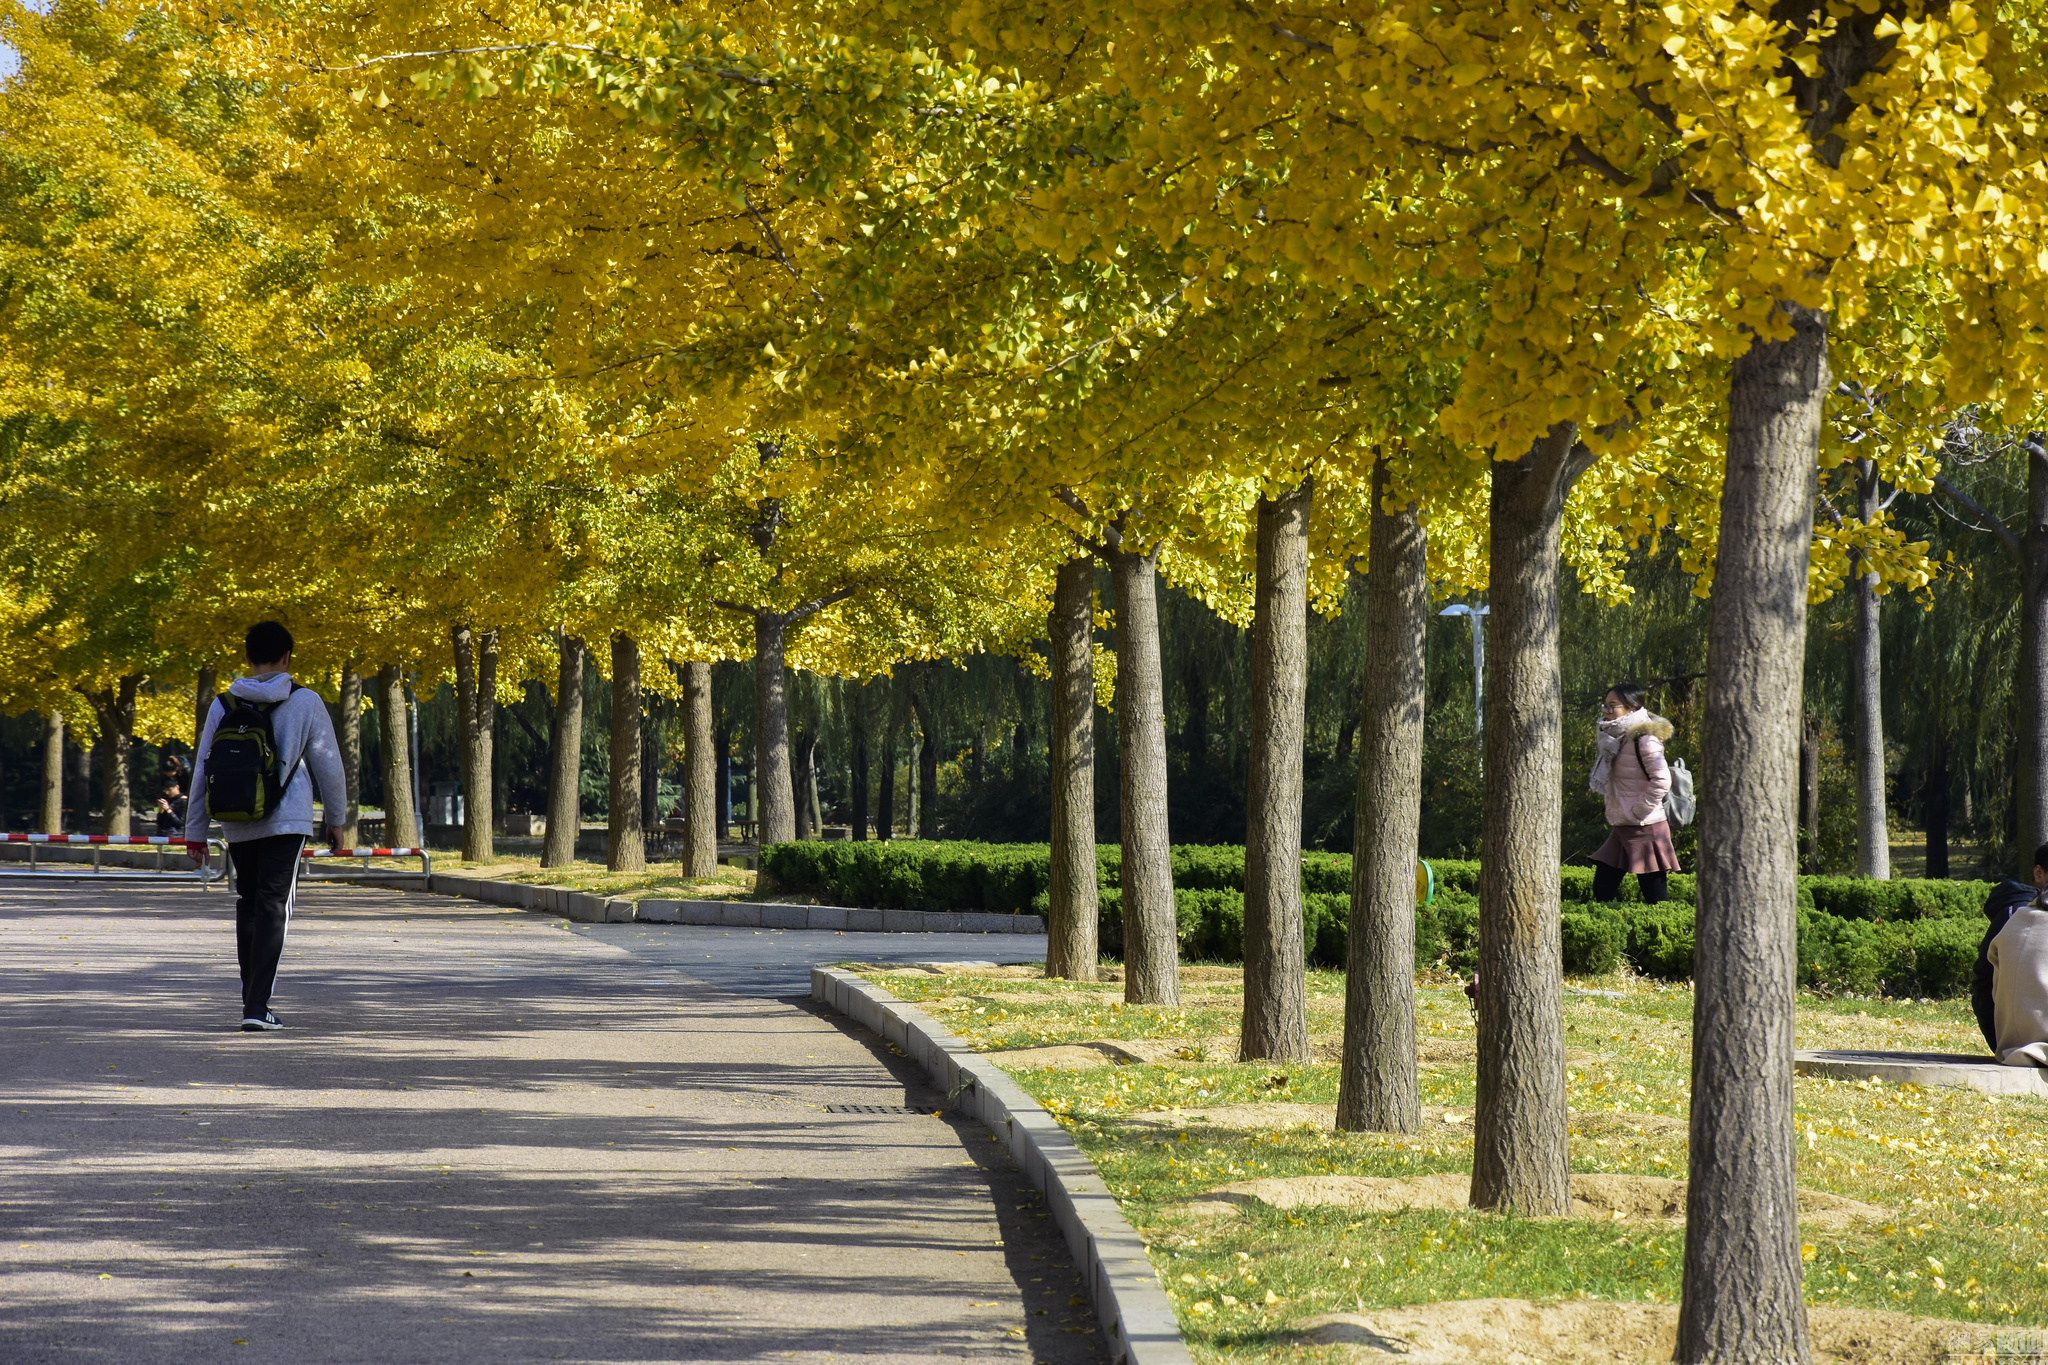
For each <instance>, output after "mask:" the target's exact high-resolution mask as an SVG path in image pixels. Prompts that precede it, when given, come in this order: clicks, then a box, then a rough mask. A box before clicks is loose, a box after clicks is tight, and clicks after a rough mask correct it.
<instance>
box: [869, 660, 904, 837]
mask: <svg viewBox="0 0 2048 1365" xmlns="http://www.w3.org/2000/svg"><path fill="white" fill-rule="evenodd" d="M888 704H889V718H888V720H887V721H886V722H885V723H884V724H883V726H882V791H881V796H880V799H879V800H878V801H877V802H876V805H875V830H876V837H877V838H881V839H893V838H895V837H896V739H897V733H898V732H899V731H900V730H901V729H902V727H903V683H902V681H901V680H900V679H896V678H892V679H890V681H889V701H888Z"/></svg>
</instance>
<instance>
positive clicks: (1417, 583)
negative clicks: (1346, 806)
mask: <svg viewBox="0 0 2048 1365" xmlns="http://www.w3.org/2000/svg"><path fill="white" fill-rule="evenodd" d="M1386 482H1387V476H1386V461H1385V460H1384V459H1382V460H1380V461H1379V462H1378V463H1376V464H1375V465H1374V466H1373V488H1372V525H1371V540H1370V546H1369V549H1368V553H1369V554H1370V556H1371V559H1370V561H1369V569H1370V571H1369V572H1368V574H1367V575H1366V581H1365V591H1366V605H1365V678H1364V684H1363V686H1362V688H1361V689H1360V690H1361V692H1362V697H1361V705H1360V711H1361V715H1360V721H1359V730H1360V732H1361V737H1360V741H1359V745H1358V818H1357V828H1356V831H1355V833H1354V835H1353V841H1352V854H1351V933H1350V945H1349V948H1348V951H1347V957H1348V964H1347V965H1348V970H1347V972H1346V974H1345V980H1344V1055H1343V1062H1342V1065H1341V1069H1340V1072H1339V1076H1338V1081H1337V1127H1338V1128H1339V1129H1341V1130H1343V1131H1345V1132H1360V1131H1366V1130H1378V1131H1381V1132H1389V1133H1412V1132H1414V1131H1415V1130H1416V1129H1417V1128H1419V1127H1420V1126H1421V1124H1422V1092H1421V1082H1420V1078H1419V1077H1418V1075H1417V1073H1416V1056H1415V856H1416V852H1417V850H1418V849H1419V847H1420V843H1421V830H1422V719H1423V705H1424V698H1425V689H1424V668H1423V665H1424V661H1425V654H1424V638H1425V637H1424V632H1425V631H1426V629H1427V626H1428V621H1429V556H1428V541H1427V538H1426V533H1425V532H1424V530H1423V527H1422V521H1421V518H1420V516H1418V514H1417V509H1416V507H1415V506H1414V504H1412V503H1411V504H1409V505H1407V506H1405V507H1403V508H1401V509H1400V510H1399V511H1398V512H1389V511H1387V510H1386V508H1385V507H1384V506H1383V504H1384V502H1385V499H1386Z"/></svg>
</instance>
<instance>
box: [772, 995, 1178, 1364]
mask: <svg viewBox="0 0 2048 1365" xmlns="http://www.w3.org/2000/svg"><path fill="white" fill-rule="evenodd" d="M811 998H812V999H814V1000H816V1001H817V1002H818V1003H820V1004H822V1005H829V1006H831V1007H832V1008H833V1009H835V1010H837V1011H839V1013H841V1014H843V1015H845V1016H847V1017H848V1018H849V1019H852V1020H853V1021H854V1022H855V1023H857V1024H861V1025H863V1026H865V1027H866V1028H868V1029H870V1030H871V1031H873V1032H874V1033H877V1034H879V1035H881V1036H882V1037H883V1038H886V1039H888V1040H889V1041H890V1042H892V1043H894V1044H895V1045H896V1046H897V1047H900V1048H902V1049H903V1051H904V1053H905V1054H906V1055H908V1056H909V1057H910V1058H911V1059H912V1060H913V1061H915V1062H917V1064H918V1065H920V1066H922V1067H923V1068H924V1069H925V1071H926V1073H927V1074H929V1075H930V1076H931V1078H932V1080H933V1081H934V1082H935V1083H936V1084H937V1086H938V1088H939V1089H940V1090H942V1091H944V1092H945V1093H946V1095H947V1096H948V1097H949V1098H948V1101H947V1102H948V1103H949V1104H950V1105H951V1106H952V1107H953V1108H954V1109H956V1110H958V1111H959V1112H961V1113H963V1114H966V1115H968V1116H970V1117H972V1118H976V1119H979V1120H981V1122H982V1123H984V1124H986V1125H987V1126H988V1128H989V1129H990V1131H992V1132H993V1133H995V1134H996V1136H997V1137H999V1138H1001V1139H1003V1141H1004V1142H1006V1143H1007V1144H1008V1145H1009V1148H1010V1154H1011V1155H1012V1156H1013V1157H1015V1158H1016V1161H1017V1166H1018V1168H1019V1169H1020V1170H1022V1171H1023V1172H1024V1175H1025V1178H1026V1179H1028V1180H1030V1181H1031V1183H1032V1184H1033V1185H1035V1186H1037V1187H1038V1188H1039V1189H1040V1190H1042V1191H1044V1193H1045V1203H1046V1207H1047V1209H1049V1210H1050V1211H1051V1213H1052V1216H1053V1218H1054V1220H1055V1221H1057V1222H1058V1224H1059V1226H1060V1231H1061V1232H1062V1233H1064V1234H1065V1235H1066V1239H1067V1248H1068V1250H1070V1251H1071V1252H1072V1253H1073V1255H1074V1261H1075V1263H1076V1264H1077V1265H1079V1266H1081V1267H1082V1268H1083V1269H1084V1272H1085V1274H1086V1276H1087V1280H1088V1293H1089V1296H1090V1297H1091V1298H1092V1299H1093V1300H1094V1301H1095V1312H1096V1315H1097V1316H1098V1317H1099V1318H1100V1319H1101V1320H1102V1331H1103V1335H1104V1336H1106V1337H1107V1338H1108V1339H1109V1347H1110V1357H1111V1359H1112V1360H1113V1361H1115V1362H1117V1365H1192V1360H1193V1358H1192V1357H1191V1356H1189V1354H1188V1348H1187V1344H1186V1343H1185V1342H1184V1341H1182V1340H1181V1335H1180V1324H1179V1322H1178V1320H1177V1319H1176V1318H1175V1317H1174V1312H1173V1303H1172V1301H1171V1300H1170V1299H1168V1298H1167V1296H1166V1289H1165V1286H1163V1285H1162V1284H1161V1283H1160V1281H1159V1273H1158V1272H1157V1271H1156V1270H1154V1269H1153V1267H1152V1261H1151V1258H1150V1257H1148V1256H1147V1255H1146V1254H1145V1244H1144V1242H1143V1241H1142V1240H1140V1239H1139V1237H1138V1234H1137V1230H1136V1229H1134V1228H1133V1227H1132V1226H1131V1225H1130V1223H1128V1222H1127V1221H1125V1219H1124V1216H1123V1212H1122V1211H1121V1210H1120V1209H1118V1208H1117V1206H1116V1198H1115V1196H1114V1195H1112V1194H1110V1192H1109V1187H1108V1186H1107V1185H1105V1184H1103V1181H1102V1177H1101V1176H1100V1175H1099V1174H1097V1172H1096V1170H1095V1163H1094V1162H1092V1161H1090V1160H1089V1159H1088V1158H1087V1157H1086V1156H1084V1155H1083V1154H1082V1153H1081V1149H1080V1148H1078V1147H1076V1146H1075V1145H1074V1140H1073V1139H1072V1138H1071V1137H1069V1136H1067V1131H1066V1129H1064V1128H1062V1127H1060V1125H1059V1121H1058V1120H1057V1119H1055V1118H1054V1117H1053V1116H1052V1115H1051V1114H1049V1113H1047V1112H1046V1110H1045V1109H1044V1107H1043V1106H1041V1105H1040V1104H1039V1103H1038V1101H1037V1100H1034V1099H1032V1098H1031V1097H1030V1096H1029V1095H1027V1094H1025V1093H1024V1090H1023V1088H1022V1087H1020V1086H1019V1085H1018V1084H1017V1083H1016V1082H1015V1081H1013V1080H1011V1079H1010V1077H1009V1076H1008V1075H1007V1074H1006V1073H1005V1072H1004V1071H1003V1070H1002V1068H1001V1067H998V1066H997V1065H996V1064H995V1063H994V1062H991V1061H990V1060H988V1058H986V1057H984V1056H982V1055H981V1054H979V1053H977V1052H974V1051H972V1050H971V1049H969V1048H968V1046H967V1045H966V1044H965V1043H963V1042H961V1041H960V1040H959V1039H958V1038H956V1037H954V1036H953V1035H952V1034H951V1033H948V1032H947V1031H946V1030H945V1029H944V1028H943V1027H942V1026H941V1025H940V1024H939V1023H938V1022H937V1021H935V1020H934V1019H932V1017H931V1016H930V1015H928V1014H926V1013H925V1012H924V1011H923V1010H921V1009H918V1008H917V1007H916V1006H915V1005H910V1004H906V1003H905V1002H903V1001H901V1000H898V999H897V998H896V997H895V996H893V995H891V994H890V993H889V992H887V991H885V990H883V989H881V988H880V987H877V986H871V985H869V984H868V983H867V982H865V981H863V980H861V979H860V978H859V977H858V976H855V975H854V974H853V973H852V972H848V971H842V970H841V969H839V968H837V967H813V968H811Z"/></svg>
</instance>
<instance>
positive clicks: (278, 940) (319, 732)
mask: <svg viewBox="0 0 2048 1365" xmlns="http://www.w3.org/2000/svg"><path fill="white" fill-rule="evenodd" d="M244 652H245V653H246V655H247V656H248V660H249V672H248V674H247V675H246V676H244V677H240V678H237V679H235V680H234V682H232V683H230V684H229V685H228V690H227V691H226V692H224V693H222V694H221V695H220V696H219V697H216V698H215V699H214V702H213V705H212V706H211V707H209V708H208V709H207V712H206V728H205V730H204V732H203V733H201V735H200V737H199V749H198V752H197V753H196V754H194V755H193V761H192V794H191V796H190V797H189V798H188V801H187V806H186V813H185V851H186V852H187V853H189V854H191V855H192V861H194V862H195V863H202V864H203V863H204V862H205V861H206V830H207V826H208V824H209V823H210V822H212V821H214V820H218V821H220V824H221V828H222V829H223V830H224V831H225V832H226V838H227V844H228V856H229V857H230V858H232V859H233V860H234V865H235V890H236V897H235V954H236V957H237V959H238V960H239V961H240V963H241V968H242V1032H244V1033H263V1032H269V1031H271V1030H274V1029H281V1028H283V1027H284V1024H283V1022H282V1021H281V1020H280V1019H279V1018H278V1017H277V1016H276V1015H275V1014H273V1013H272V1012H271V1010H270V993H271V990H272V988H273V987H274V986H275V985H276V984H277V964H278V960H279V959H280V958H282V957H283V956H284V939H285V931H286V930H287V929H288V928H289V927H290V925H291V917H292V895H293V893H294V892H295V891H296V890H297V889H298V884H299V854H300V852H301V851H302V850H303V849H304V848H305V846H306V840H308V839H310V838H311V837H312V836H313V788H314V787H315V786H316V785H317V786H318V787H319V789H320V800H321V803H322V804H323V805H324V806H325V807H326V808H327V809H328V810H329V811H330V812H336V811H346V810H347V809H348V783H347V780H346V778H345V777H344V776H343V773H342V767H341V747H340V746H339V745H338V744H336V743H335V740H334V722H333V721H332V720H330V719H329V718H328V715H327V703H325V702H323V701H322V700H320V694H319V693H317V692H315V691H313V690H312V689H311V688H307V687H301V686H299V685H298V684H297V683H295V682H293V681H292V675H291V663H292V635H291V632H290V631H288V630H286V629H285V628H284V627H283V626H281V625H279V624H278V623H277V622H275V621H262V622H259V623H257V624H256V625H253V626H251V627H249V633H248V635H247V636H246V637H245V640H244ZM343 833H344V830H343V828H342V826H340V825H333V826H331V827H330V828H329V829H328V838H329V839H330V841H331V842H332V843H333V845H334V848H335V851H336V852H340V851H341V850H342V849H343V847H344V844H343V840H342V835H343Z"/></svg>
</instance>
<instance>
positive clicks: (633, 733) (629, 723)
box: [604, 631, 647, 872]
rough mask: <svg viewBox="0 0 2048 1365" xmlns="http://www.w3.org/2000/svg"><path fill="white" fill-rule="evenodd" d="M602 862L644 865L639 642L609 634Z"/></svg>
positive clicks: (630, 868) (616, 867) (633, 868)
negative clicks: (607, 788)
mask: <svg viewBox="0 0 2048 1365" xmlns="http://www.w3.org/2000/svg"><path fill="white" fill-rule="evenodd" d="M604 865H605V866H606V867H607V868H609V869H610V870H611V871H613V872H645V871H646V870H647V835H646V830H645V828H644V827H643V826H642V825H641V823H640V646H639V645H638V644H637V643H636V642H635V641H634V639H633V637H632V636H630V635H627V634H624V633H622V632H617V631H615V632H613V634H612V790H611V809H610V810H609V811H607V812H606V827H605V833H604Z"/></svg>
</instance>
